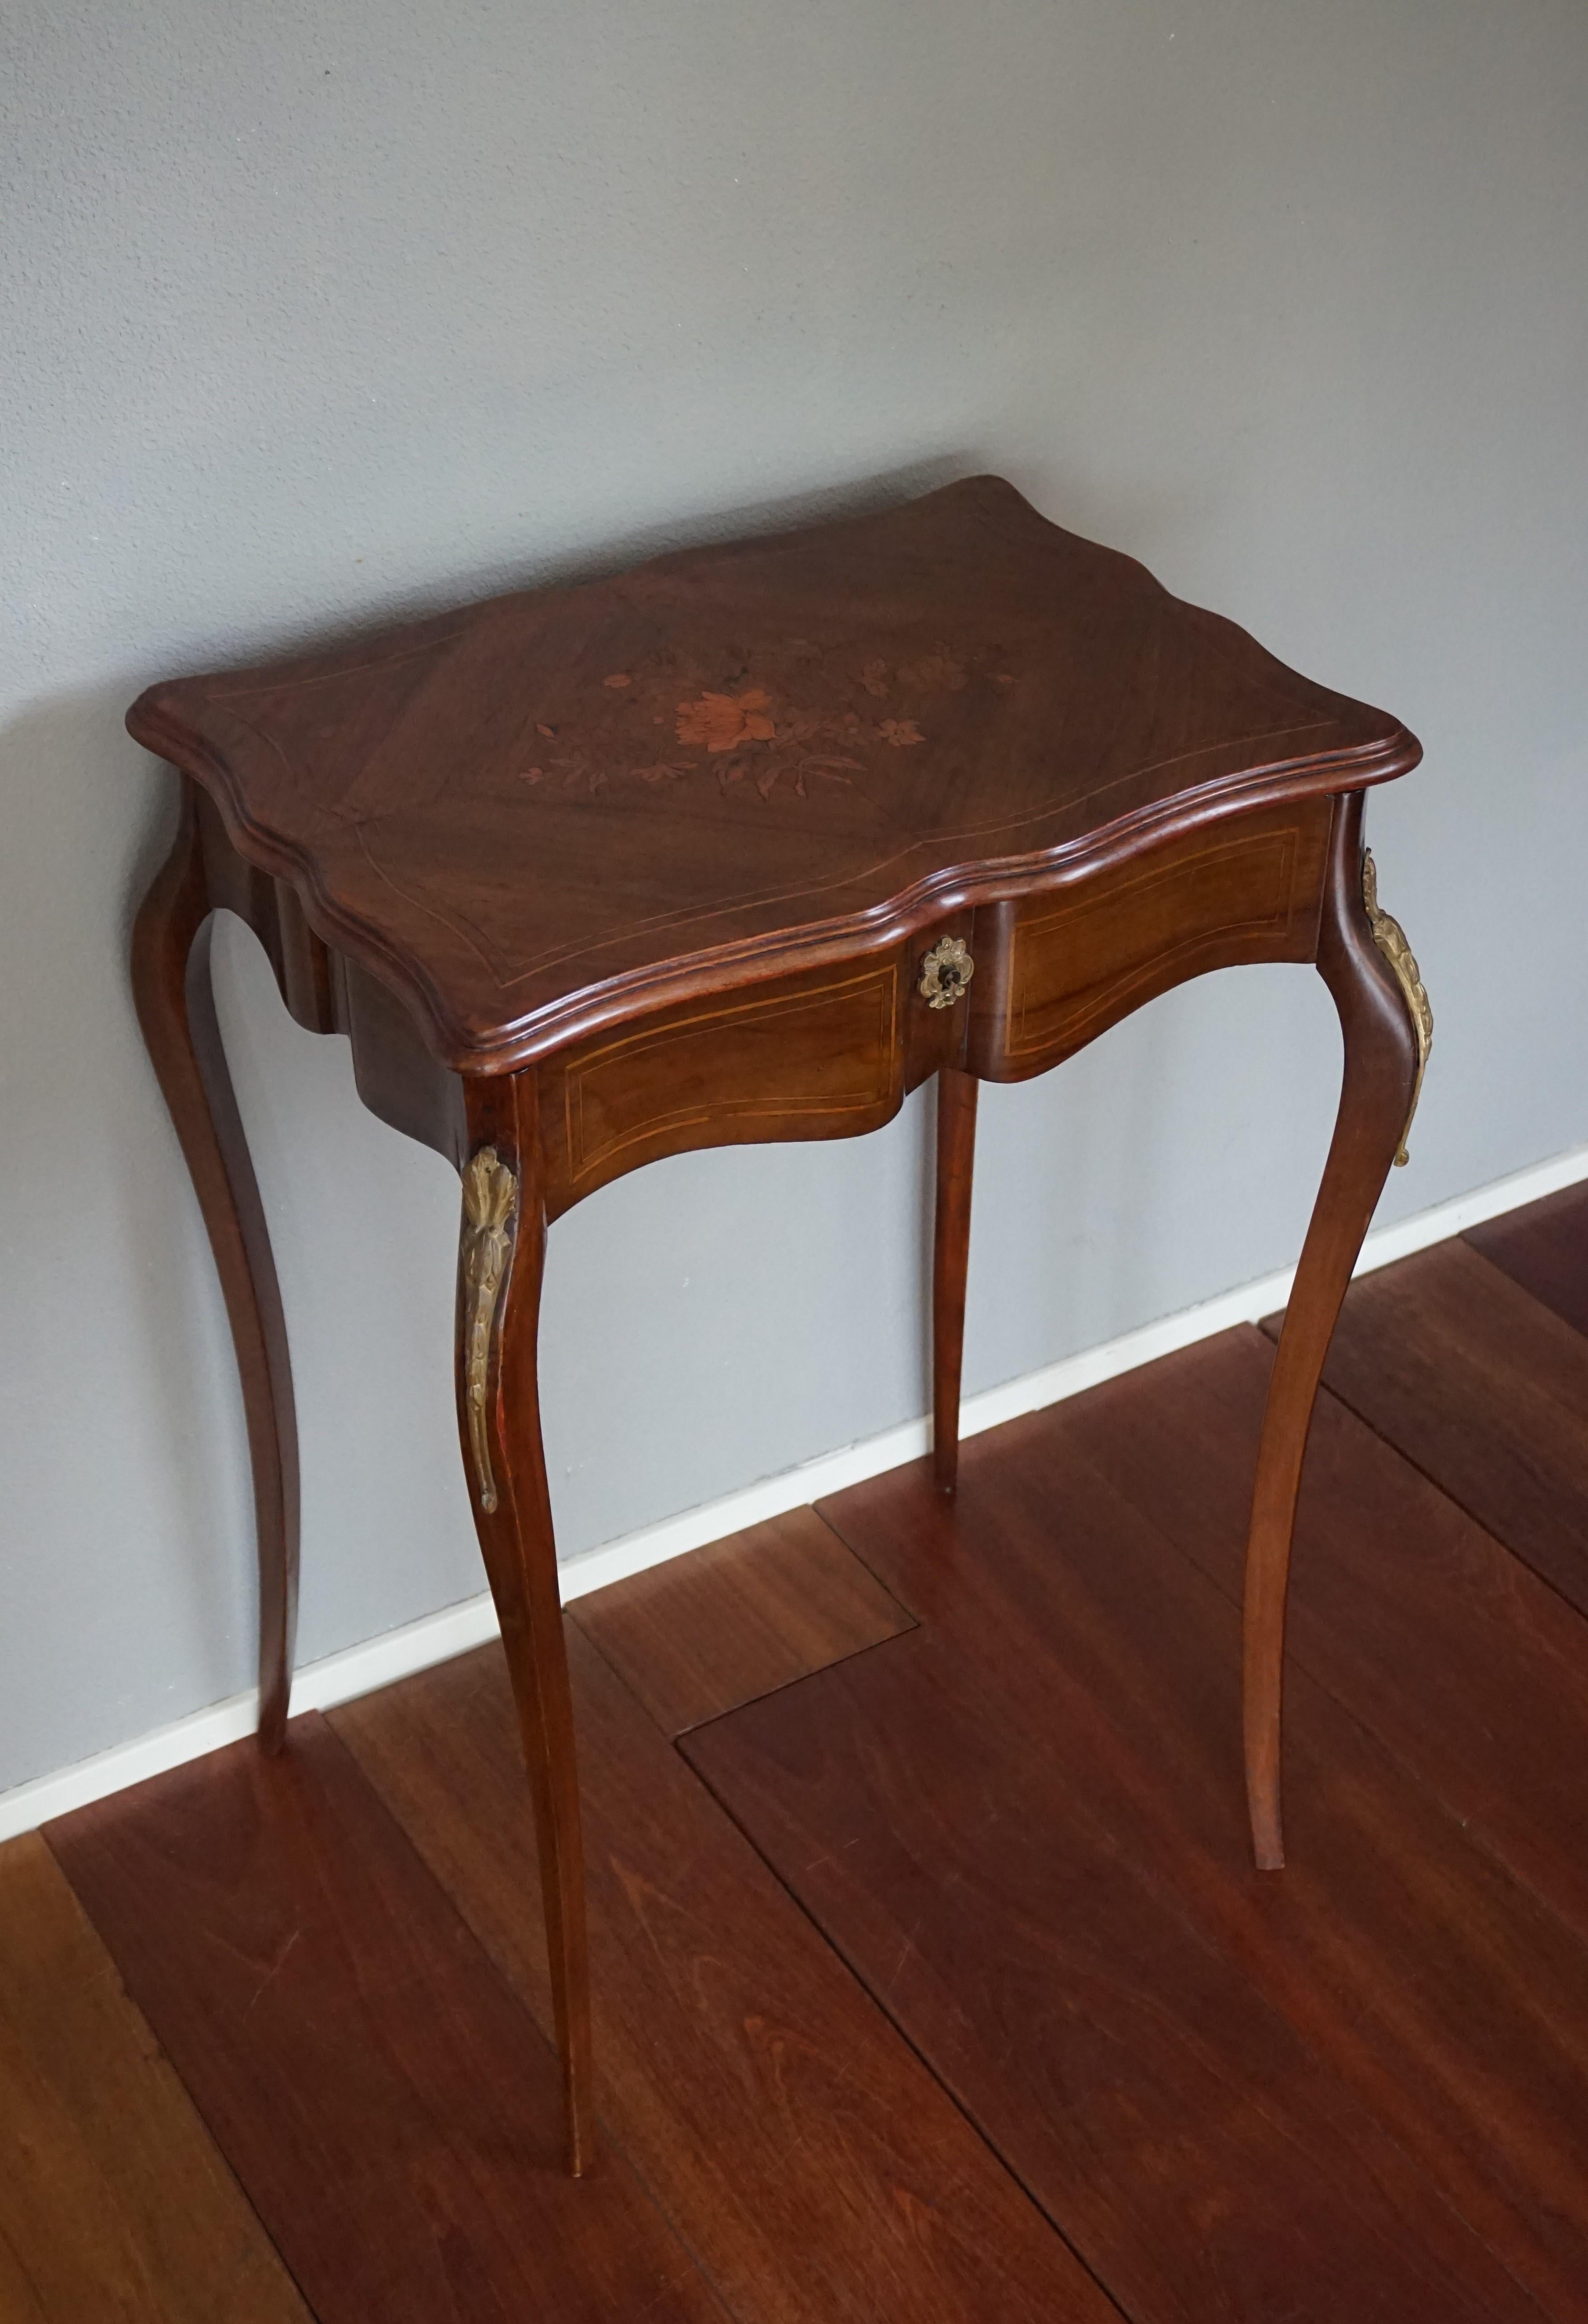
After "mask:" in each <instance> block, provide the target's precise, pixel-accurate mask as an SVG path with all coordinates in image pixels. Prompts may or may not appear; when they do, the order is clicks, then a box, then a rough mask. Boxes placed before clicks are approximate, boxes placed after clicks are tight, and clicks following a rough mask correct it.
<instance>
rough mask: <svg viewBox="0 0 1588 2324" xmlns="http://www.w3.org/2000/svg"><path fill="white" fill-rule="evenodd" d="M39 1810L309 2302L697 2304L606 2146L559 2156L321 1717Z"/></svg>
mask: <svg viewBox="0 0 1588 2324" xmlns="http://www.w3.org/2000/svg"><path fill="white" fill-rule="evenodd" d="M49 1837H50V1841H51V1847H52V1848H53V1849H54V1851H55V1853H56V1856H57V1857H58V1858H59V1859H60V1862H61V1864H62V1866H63V1867H64V1869H65V1871H66V1872H67V1875H68V1877H69V1879H70V1880H71V1883H72V1885H73V1886H74V1887H75V1888H76V1890H77V1892H78V1895H79V1896H80V1897H81V1899H82V1900H83V1903H84V1904H85V1905H86V1906H87V1908H88V1913H89V1914H90V1916H91V1918H92V1919H93V1921H94V1923H95V1924H96V1926H97V1928H98V1930H99V1932H100V1934H101V1935H102V1936H103V1937H104V1939H105V1941H106V1944H107V1945H108V1947H109V1949H110V1950H111V1952H112V1954H113V1955H114V1956H115V1960H116V1962H117V1964H118V1966H119V1968H120V1969H121V1971H122V1974H123V1975H124V1977H125V1978H126V1981H127V1984H128V1987H130V1989H131V1991H132V1993H133V1995H134V1997H135V1998H136V2000H137V2001H138V2002H139V2004H140V2006H142V2007H143V2011H144V2013H145V2015H147V2016H148V2018H149V2020H150V2022H151V2024H152V2025H153V2026H154V2028H155V2030H156V2032H157V2033H158V2034H159V2036H160V2038H161V2040H162V2042H163V2043H164V2044H165V2047H166V2049H167V2050H168V2052H170V2054H171V2059H172V2061H173V2062H174V2064H175V2066H176V2068H177V2070H178V2072H179V2073H180V2075H181V2077H182V2080H183V2081H184V2082H185V2083H186V2084H187V2087H188V2089H189V2091H190V2092H191V2093H192V2096H193V2098H194V2099H195V2101H196V2103H197V2105H198V2107H199V2111H200V2113H201V2114H202V2115H203V2116H204V2117H205V2119H206V2121H207V2122H208V2125H209V2126H210V2129H211V2130H212V2131H213V2133H214V2134H215V2135H216V2137H217V2140H218V2142H219V2144H220V2146H221V2148H222V2150H223V2152H224V2153H226V2155H227V2157H228V2158H229V2160H230V2162H231V2163H232V2165H233V2167H234V2169H235V2171H236V2172H237V2175H238V2177H239V2179H240V2180H241V2181H242V2183H243V2185H244V2187H245V2190H247V2192H248V2194H249V2196H250V2198H251V2199H252V2200H253V2202H254V2206H255V2208H256V2209H257V2210H258V2211H259V2213H260V2216H261V2218H263V2220H264V2222H265V2225H266V2227H268V2228H269V2230H270V2232H271V2234H272V2237H273V2239H274V2241H275V2243H276V2245H277V2246H278V2248H279V2249H280V2250H281V2252H282V2255H283V2256H284V2257H285V2259H286V2260H287V2262H288V2264H289V2265H290V2266H291V2269H292V2272H293V2273H294V2275H295V2276H296V2277H297V2280H298V2282H299V2283H300V2285H301V2287H302V2289H303V2292H304V2294H305V2296H306V2297H307V2299H308V2301H309V2304H310V2306H311V2307H312V2308H313V2310H314V2311H315V2314H316V2316H317V2317H318V2318H319V2324H451V2319H469V2324H476V2319H501V2324H508V2319H512V2324H523V2319H531V2318H532V2319H539V2318H541V2317H544V2318H547V2319H552V2318H555V2319H558V2324H562V2319H590V2324H596V2319H601V2324H610V2319H614V2318H617V2317H622V2318H629V2317H633V2318H636V2319H637V2318H639V2317H641V2316H643V2317H644V2318H646V2319H647V2324H652V2319H671V2320H672V2324H706V2319H717V2318H720V2316H721V2312H722V2311H721V2309H720V2306H719V2304H718V2302H717V2301H716V2298H715V2296H714V2295H713V2294H712V2293H711V2292H710V2291H709V2289H708V2288H707V2287H706V2284H705V2282H704V2280H703V2279H702V2278H701V2276H700V2275H699V2273H698V2272H697V2269H696V2268H695V2266H694V2264H693V2263H692V2261H691V2260H690V2259H689V2258H688V2255H686V2254H685V2253H684V2251H683V2250H682V2247H681V2246H679V2243H678V2242H677V2241H676V2239H675V2238H674V2237H673V2236H672V2235H671V2233H670V2231H669V2229H668V2228H667V2227H665V2226H664V2225H663V2223H662V2221H661V2219H660V2216H659V2215H658V2213H657V2212H656V2211H655V2209H653V2207H652V2206H651V2203H650V2201H649V2200H648V2199H647V2198H646V2197H645V2196H644V2195H643V2193H642V2191H641V2190H640V2189H639V2188H638V2187H637V2185H636V2184H635V2182H634V2181H633V2179H632V2175H631V2173H630V2172H629V2171H628V2169H627V2167H626V2166H625V2165H624V2164H623V2163H622V2162H621V2161H620V2160H618V2159H617V2158H615V2157H614V2156H612V2155H610V2154H608V2155H605V2156H604V2157H603V2158H602V2159H601V2163H600V2165H599V2167H598V2168H597V2170H596V2171H595V2173H594V2175H593V2176H592V2177H590V2178H589V2179H586V2181H580V2182H576V2181H571V2180H568V2179H567V2178H565V2177H564V2176H563V2174H562V2172H561V2170H560V2168H559V2154H560V2108H559V2078H558V2074H557V2071H556V2068H555V2064H554V2061H553V2060H552V2057H551V2054H550V2052H549V2049H548V2047H547V2044H546V2043H545V2042H544V2040H543V2039H542V2037H541V2036H540V2033H538V2032H537V2030H536V2028H535V2027H534V2025H533V2024H532V2023H531V2020H530V2017H529V2015H528V2013H527V2012H526V2011H525V2010H524V2009H523V2008H522V2006H521V2005H520V2003H519V2002H518V2001H517V2000H516V1999H515V1998H514V1997H513V1996H512V1994H511V1992H510V1991H509V1990H508V1988H507V1987H506V1986H505V1984H504V1983H503V1980H502V1978H500V1977H499V1976H498V1974H497V1972H496V1971H495V1969H494V1968H493V1967H492V1966H491V1964H490V1962H489V1961H488V1960H486V1959H485V1955H484V1953H483V1952H482V1951H481V1950H480V1947H479V1946H478V1944H477V1943H476V1941H475V1939H474V1938H473V1937H472V1936H471V1935H470V1933H469V1932H468V1931H467V1929H466V1927H465V1926H464V1924H463V1923H462V1922H461V1920H460V1919H459V1918H458V1916H457V1914H456V1912H455V1911H454V1910H453V1908H452V1906H451V1905H450V1904H448V1901H447V1899H446V1897H445V1896H444V1895H443V1894H442V1893H441V1890H440V1889H439V1886H437V1884H436V1882H435V1880H434V1879H433V1878H432V1877H431V1875H430V1874H429V1872H428V1871H427V1870H426V1868H425V1867H424V1866H423V1864H422V1863H421V1862H420V1859H419V1858H418V1857H417V1856H416V1855H415V1853H414V1851H413V1849H411V1847H410V1846H409V1844H408V1842H407V1840H405V1839H404V1838H403V1836H402V1833H401V1831H399V1830H398V1828H397V1826H396V1824H395V1823H394V1822H393V1821H392V1818H391V1817H390V1815H389V1814H388V1813H387V1812H386V1810H385V1809H384V1808H383V1806H382V1804H381V1803H380V1801H379V1800H378V1799H377V1798H376V1797H375V1795H374V1793H373V1792H372V1791H371V1789H370V1787H369V1785H368V1784H367V1783H366V1782H365V1778H364V1777H363V1775H361V1774H360V1772H359V1770H358V1768H357V1766H356V1765H355V1762H354V1760H353V1759H352V1758H351V1757H350V1756H349V1754H348V1753H347V1751H346V1748H345V1747H344V1746H343V1745H342V1744H341V1742H340V1741H339V1740H338V1739H337V1737H336V1736H335V1735H333V1734H332V1733H331V1732H330V1730H329V1729H328V1728H327V1727H326V1726H325V1724H324V1722H323V1721H322V1720H318V1719H314V1718H308V1719H302V1720H295V1721H294V1722H293V1726H292V1729H291V1748H289V1750H288V1752H287V1753H286V1754H285V1755H283V1757H282V1758H281V1759H280V1760H277V1761H274V1762H270V1761H265V1760H263V1759H262V1758H261V1757H260V1755H259V1753H258V1752H257V1751H256V1750H255V1749H254V1747H253V1745H252V1744H251V1743H250V1744H238V1745H236V1746H235V1747H234V1748H231V1749H229V1750H225V1751H219V1752H217V1753H215V1754H214V1755H213V1756H212V1757H209V1758H208V1759H205V1760H201V1761H199V1763H198V1764H197V1765H195V1766H190V1767H183V1768H180V1769H178V1770H176V1771H175V1772H174V1773H172V1774H171V1775H162V1776H161V1777H159V1778H157V1779H156V1780H155V1781H154V1782H152V1783H149V1784H142V1785H140V1786H139V1787H138V1788H137V1790H135V1791H133V1792H124V1793H121V1794H118V1795H117V1796H115V1798H113V1799H108V1800H105V1801H101V1802H99V1803H97V1804H96V1805H95V1806H93V1807H88V1808H84V1809H82V1810H80V1811H79V1812H78V1813H77V1814H75V1815H72V1816H69V1817H67V1818H65V1819H64V1820H63V1821H60V1822H59V1823H56V1824H54V1825H52V1826H51V1829H50V1834H49Z"/></svg>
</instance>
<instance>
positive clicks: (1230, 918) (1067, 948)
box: [976, 798, 1333, 1080]
mask: <svg viewBox="0 0 1588 2324" xmlns="http://www.w3.org/2000/svg"><path fill="white" fill-rule="evenodd" d="M1332 811H1333V802H1332V800H1330V799H1327V798H1322V799H1309V800H1302V801H1299V802H1297V804H1296V805H1295V806H1292V807H1285V808H1279V809H1274V808H1270V809H1268V810H1266V811H1265V812H1264V813H1263V814H1261V815H1260V816H1251V818H1249V819H1246V820H1243V821H1242V822H1239V823H1225V824H1223V825H1217V826H1215V827H1214V829H1213V830H1211V831H1205V832H1199V833H1195V834H1193V835H1191V836H1190V837H1189V838H1186V839H1181V840H1177V841H1172V842H1170V843H1169V844H1168V845H1167V846H1165V847H1163V848H1161V849H1159V851H1157V852H1156V853H1155V854H1154V855H1153V856H1152V857H1151V858H1150V859H1149V861H1148V862H1138V863H1135V864H1132V865H1130V866H1128V867H1125V868H1122V869H1120V870H1115V871H1102V872H1097V873H1094V875H1093V876H1092V877H1091V878H1089V879H1084V880H1082V881H1079V882H1077V883H1076V886H1074V887H1073V888H1069V889H1066V890H1060V891H1059V892H1058V893H1057V895H1050V896H1046V897H1033V898H1031V899H1029V900H1028V901H1026V902H1024V903H1022V904H1020V905H1019V906H1017V907H1016V908H1015V911H1014V914H1013V916H1012V926H1011V929H1010V935H1009V956H1008V964H1007V969H1006V972H1005V974H1004V976H1003V977H1002V979H1001V980H1000V982H1001V984H1002V993H1001V995H1000V996H999V998H1000V999H1001V1001H1002V1006H1001V1007H1000V1008H998V1009H997V1010H996V1013H995V1015H994V1018H993V1020H992V1022H990V1023H989V1022H983V1025H982V1026H981V1027H980V1028H978V1030H979V1032H980V1034H981V1039H980V1041H979V1042H978V1043H977V1045H976V1046H977V1047H978V1048H979V1049H980V1050H981V1051H982V1053H983V1058H984V1060H985V1062H984V1065H983V1070H986V1071H989V1072H991V1073H992V1074H993V1075H994V1076H995V1077H1001V1078H1008V1079H1011V1080H1018V1079H1021V1078H1023V1077H1024V1076H1025V1075H1026V1074H1029V1073H1036V1072H1038V1071H1039V1070H1040V1069H1041V1068H1042V1067H1043V1066H1044V1065H1052V1064H1054V1063H1056V1062H1057V1059H1058V1058H1060V1057H1063V1056H1069V1055H1070V1054H1071V1053H1072V1052H1073V1051H1074V1050H1076V1049H1079V1048H1081V1047H1084V1046H1085V1043H1086V1042H1088V1041H1090V1040H1093V1039H1094V1038H1095V1037H1096V1036H1097V1035H1098V1034H1099V1033H1101V1032H1103V1031H1104V1030H1105V1029H1106V1028H1108V1027H1109V1026H1110V1025H1113V1024H1117V1023H1118V1021H1119V1019H1121V1018H1122V1017H1125V1016H1128V1015H1129V1014H1130V1012H1131V1010H1133V1009H1137V1008H1140V1005H1141V1003H1142V1002H1143V1001H1149V1000H1151V999H1153V998H1154V996H1155V995H1156V994H1158V993H1159V992H1167V991H1168V989H1169V987H1170V986H1171V985H1175V984H1180V983H1183V982H1185V980H1186V978H1187V977H1191V976H1199V975H1201V974H1202V973H1203V972H1204V971H1205V970H1207V969H1213V968H1225V967H1231V966H1233V965H1236V964H1239V963H1242V962H1250V961H1263V960H1310V959H1311V958H1312V957H1313V954H1314V953H1315V952H1316V947H1317V928H1318V911H1319V906H1320V902H1321V899H1322V895H1323V882H1324V874H1325V862H1326V859H1327V853H1328V837H1329V825H1330V819H1331V815H1332ZM989 997H990V998H991V997H992V996H989Z"/></svg>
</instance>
